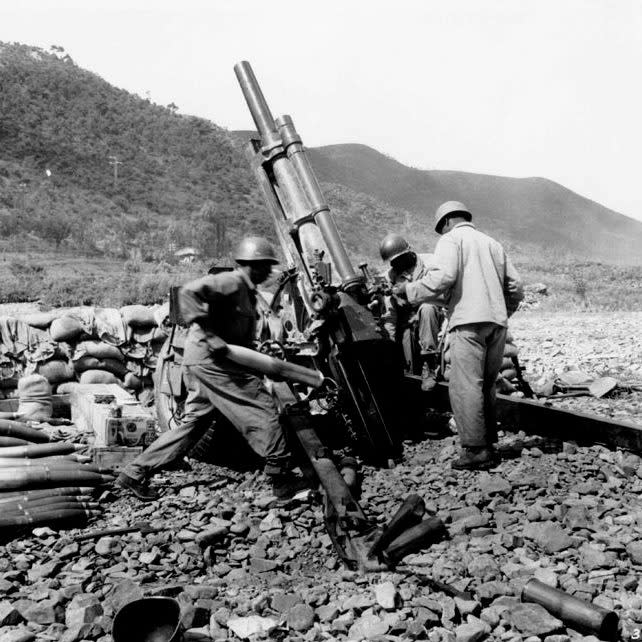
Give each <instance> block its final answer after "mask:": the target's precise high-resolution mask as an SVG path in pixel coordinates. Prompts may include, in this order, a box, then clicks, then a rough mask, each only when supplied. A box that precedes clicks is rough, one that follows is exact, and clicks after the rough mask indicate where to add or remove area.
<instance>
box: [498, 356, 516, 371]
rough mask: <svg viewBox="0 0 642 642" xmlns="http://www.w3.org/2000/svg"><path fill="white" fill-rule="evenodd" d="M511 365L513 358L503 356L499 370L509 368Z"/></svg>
mask: <svg viewBox="0 0 642 642" xmlns="http://www.w3.org/2000/svg"><path fill="white" fill-rule="evenodd" d="M513 367H514V366H513V360H512V359H511V358H510V357H504V358H503V359H502V365H501V367H500V370H510V369H511V368H513Z"/></svg>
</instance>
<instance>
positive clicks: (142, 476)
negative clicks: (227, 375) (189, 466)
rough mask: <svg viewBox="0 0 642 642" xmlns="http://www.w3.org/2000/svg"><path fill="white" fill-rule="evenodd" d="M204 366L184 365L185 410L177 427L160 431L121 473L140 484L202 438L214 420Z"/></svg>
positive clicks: (183, 453)
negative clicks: (205, 383) (205, 382)
mask: <svg viewBox="0 0 642 642" xmlns="http://www.w3.org/2000/svg"><path fill="white" fill-rule="evenodd" d="M206 372H207V366H201V365H193V366H185V367H184V371H183V377H184V379H185V385H186V388H187V399H186V400H185V410H184V414H183V418H182V420H181V422H180V424H179V425H178V426H177V427H176V428H175V429H174V430H168V431H167V432H164V433H163V434H162V435H160V437H159V438H158V439H156V441H154V442H153V443H152V444H151V445H150V446H149V448H147V449H146V450H144V451H143V452H142V453H141V454H140V455H139V456H138V457H137V458H136V459H135V460H134V461H133V462H132V463H131V464H129V466H127V467H126V469H125V471H124V472H125V473H126V474H127V475H128V476H129V477H131V478H132V479H135V480H136V481H139V482H143V481H145V480H146V479H149V478H150V477H151V476H152V475H153V474H154V473H155V472H157V471H159V470H161V469H162V468H163V467H165V466H166V465H167V464H169V463H171V462H172V461H174V460H175V459H177V458H179V457H183V456H184V455H186V454H187V453H188V452H189V451H190V450H191V448H192V447H193V446H194V445H195V444H196V442H197V441H198V440H199V439H200V438H201V437H202V436H203V434H204V433H205V431H206V430H207V428H208V427H209V426H210V424H211V422H212V421H213V420H214V416H215V407H214V404H213V403H212V400H211V398H210V396H209V391H208V388H207V386H205V385H204V384H203V381H204V380H205V379H206V376H207V374H206Z"/></svg>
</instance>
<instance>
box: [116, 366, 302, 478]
mask: <svg viewBox="0 0 642 642" xmlns="http://www.w3.org/2000/svg"><path fill="white" fill-rule="evenodd" d="M183 378H184V381H185V385H186V387H187V399H186V401H185V410H184V414H183V418H182V420H181V422H180V424H179V425H178V426H177V427H176V428H175V429H174V430H169V431H167V432H164V433H163V434H162V435H160V437H159V438H158V439H156V441H154V442H153V443H152V444H151V445H150V446H149V448H147V450H145V451H143V452H142V453H141V454H140V455H139V456H138V457H137V458H136V459H135V460H134V461H133V462H132V463H131V464H130V465H129V466H127V468H126V469H125V473H126V474H127V475H129V476H130V477H132V478H134V479H137V480H139V481H143V480H145V479H148V478H149V477H151V476H152V475H153V474H154V473H155V472H157V471H159V470H161V469H162V468H163V467H164V466H166V465H167V464H169V463H171V462H172V461H174V460H175V459H178V458H180V457H183V456H185V455H186V454H187V453H188V452H189V451H190V450H191V449H192V447H193V446H194V445H195V444H196V443H197V442H198V440H199V439H200V438H201V437H202V436H203V435H204V434H205V432H206V430H207V429H208V428H209V427H210V426H211V425H212V423H213V422H214V420H215V419H216V415H217V413H219V412H220V413H221V414H222V415H224V416H225V417H226V418H227V419H228V420H229V421H230V422H231V423H232V425H234V427H235V428H236V429H237V430H238V431H239V432H240V433H241V434H242V435H243V437H244V438H245V440H246V441H247V443H248V444H249V445H250V447H251V448H252V450H254V452H256V454H257V455H259V456H260V457H262V458H263V459H265V472H266V473H267V474H268V475H277V474H281V473H284V472H286V471H287V470H288V469H289V464H290V453H289V451H288V448H287V445H286V441H285V436H284V434H283V431H282V429H281V425H280V423H279V412H278V410H277V407H276V405H275V403H274V400H273V399H272V397H271V396H270V394H269V393H268V392H267V390H266V389H265V387H264V385H263V382H262V381H261V379H259V378H258V377H256V376H254V375H252V374H250V373H248V372H244V371H242V370H237V369H236V368H235V367H234V365H233V364H230V367H224V366H221V365H220V364H218V363H214V362H212V363H199V364H193V365H185V364H184V365H183Z"/></svg>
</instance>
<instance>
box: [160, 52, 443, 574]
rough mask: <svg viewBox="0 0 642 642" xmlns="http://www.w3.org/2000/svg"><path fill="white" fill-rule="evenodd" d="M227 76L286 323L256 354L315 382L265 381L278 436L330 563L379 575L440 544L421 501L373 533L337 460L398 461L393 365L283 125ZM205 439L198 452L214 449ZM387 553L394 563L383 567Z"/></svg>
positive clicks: (164, 417)
mask: <svg viewBox="0 0 642 642" xmlns="http://www.w3.org/2000/svg"><path fill="white" fill-rule="evenodd" d="M235 72H236V76H237V78H238V81H239V84H240V86H241V89H242V91H243V95H244V97H245V100H246V102H247V105H248V107H249V110H250V113H251V115H252V118H253V120H254V123H255V125H256V129H257V133H258V138H257V139H254V140H252V141H250V143H249V144H248V146H247V156H248V159H249V162H250V164H251V166H252V170H253V172H254V174H255V176H256V179H257V182H258V184H259V187H260V190H261V193H262V195H263V199H264V202H265V204H266V206H267V209H268V211H269V214H270V216H271V218H272V221H273V223H274V227H275V230H276V235H277V238H278V240H279V243H280V246H281V250H282V253H283V256H284V257H285V262H286V268H285V270H284V271H283V272H282V273H281V274H280V276H279V278H278V283H277V287H276V291H275V292H274V295H273V297H272V300H271V302H270V303H269V307H268V309H267V310H266V312H267V315H268V318H269V317H270V316H271V317H272V318H274V317H276V315H277V314H278V312H279V310H280V311H281V316H282V317H285V318H282V321H283V323H282V324H281V325H280V326H279V324H276V325H277V326H278V327H277V328H275V327H274V325H272V324H270V323H269V322H268V323H267V328H268V330H269V329H270V327H272V332H269V331H268V332H267V333H266V336H265V337H263V338H265V339H266V340H265V341H264V342H263V343H262V344H261V348H260V349H261V350H262V351H263V352H265V353H267V354H268V355H269V356H271V357H272V358H274V357H278V358H279V359H281V360H285V361H287V362H289V363H291V364H292V366H293V367H296V366H299V367H300V366H307V367H308V368H310V369H312V370H313V371H315V372H317V373H319V377H318V380H317V383H316V384H315V385H313V386H310V385H307V386H306V385H302V384H301V383H299V384H293V383H291V382H290V383H286V382H283V381H280V382H279V381H276V382H273V383H272V384H271V387H272V391H273V395H274V397H275V399H276V401H277V405H278V407H279V409H280V411H281V418H282V423H283V425H284V427H285V429H286V430H287V431H288V433H289V434H290V435H291V436H292V437H295V441H296V442H298V444H299V448H298V453H299V455H301V457H299V460H300V462H301V467H302V469H303V470H304V472H305V473H306V474H308V475H309V476H310V477H311V478H312V479H314V481H315V482H316V483H317V484H319V485H320V486H321V487H322V489H323V497H324V503H325V522H326V526H327V529H328V532H329V534H330V537H331V539H332V541H333V543H334V545H335V549H336V550H337V553H338V554H339V556H340V558H341V559H342V560H343V561H344V562H345V564H346V565H347V566H349V567H351V568H361V569H373V568H377V569H379V568H385V567H386V565H394V564H395V563H396V561H397V560H398V559H400V556H403V554H405V553H408V552H411V551H412V550H418V549H419V548H421V547H422V546H423V545H425V543H426V542H427V541H429V540H433V539H435V538H437V537H440V536H441V535H442V534H443V525H442V524H441V522H439V520H437V519H435V518H432V519H431V520H425V521H423V522H422V517H423V512H424V509H423V502H422V501H420V500H419V498H416V499H415V500H413V499H412V498H409V500H408V501H407V502H406V503H405V504H404V505H403V506H402V508H401V509H400V511H399V513H398V514H397V515H396V516H395V518H394V519H393V521H392V522H391V523H390V525H389V527H388V528H387V529H384V530H383V531H382V530H381V529H378V528H376V526H375V524H374V523H373V522H371V521H370V520H369V519H368V518H367V517H366V515H365V513H364V511H363V510H362V508H361V506H360V505H359V503H358V501H357V498H356V495H357V493H358V491H357V490H356V488H355V486H354V484H353V482H354V480H355V470H354V465H353V463H354V459H353V458H352V457H345V455H346V452H348V454H356V455H358V456H360V457H361V458H362V459H363V460H364V461H367V462H368V463H370V464H373V465H379V466H389V465H392V463H393V462H394V461H395V460H397V459H399V458H400V457H401V455H402V441H403V438H404V436H405V434H406V426H407V424H408V422H409V415H408V411H407V408H408V407H409V406H408V405H406V404H404V403H403V390H404V389H403V378H404V372H403V359H402V355H401V353H400V351H399V346H398V345H397V344H395V343H394V342H393V341H391V340H390V339H389V338H388V337H387V335H386V334H385V333H384V332H383V331H382V329H381V328H380V325H379V323H378V319H377V318H376V317H375V315H374V314H373V313H372V312H371V310H370V309H369V307H368V306H369V304H370V303H371V301H372V296H373V292H372V283H369V279H368V278H367V277H368V273H367V269H366V268H365V267H364V266H360V268H361V270H362V273H357V272H356V271H355V269H354V267H353V265H352V262H351V260H350V257H349V256H348V254H347V251H346V249H345V246H344V244H343V242H342V240H341V236H340V234H339V231H338V229H337V226H336V223H335V221H334V218H333V216H332V213H331V212H330V210H329V208H328V206H327V204H326V203H325V200H324V198H323V195H322V193H321V189H320V187H319V184H318V182H317V179H316V177H315V175H314V173H313V171H312V169H311V167H310V164H309V161H308V159H307V156H306V152H305V149H304V147H303V144H302V142H301V138H300V136H299V135H298V133H297V131H296V129H295V127H294V123H293V121H292V118H290V117H289V116H282V117H280V118H278V119H276V120H275V119H274V118H273V116H272V114H271V112H270V109H269V107H268V105H267V103H266V101H265V98H264V96H263V94H262V92H261V89H260V87H259V85H258V82H257V80H256V78H255V76H254V73H253V72H252V69H251V67H250V65H249V63H247V62H241V63H239V64H238V65H236V66H235ZM369 286H370V287H369ZM172 299H174V300H173V301H171V302H170V303H171V305H170V308H171V311H172V312H171V318H170V320H171V321H172V322H173V323H174V326H173V329H172V332H171V336H170V338H169V339H168V341H167V343H166V345H165V347H164V349H163V351H162V353H161V355H160V358H159V365H158V369H157V374H156V401H157V406H158V409H159V418H160V420H161V424H163V423H164V424H165V426H164V427H165V428H172V427H173V425H174V424H175V423H176V421H177V420H178V418H179V416H180V400H181V397H182V395H183V386H182V376H181V369H180V360H181V349H182V343H183V340H184V331H182V330H181V319H180V316H179V314H178V306H177V305H176V303H177V302H176V300H175V297H172ZM279 327H280V328H281V330H282V331H281V332H279ZM275 329H276V332H275V331H274V330H275ZM277 335H282V336H277ZM259 361H260V359H258V358H257V359H256V369H257V371H261V366H260V364H259ZM263 372H267V370H263ZM314 381H315V377H314V376H313V377H312V378H311V379H310V382H314ZM213 432H214V431H210V434H208V435H206V436H205V437H204V440H205V444H197V446H196V450H197V451H198V450H199V449H200V450H201V451H202V450H204V449H205V448H210V449H211V448H212V442H213V440H215V439H216V436H215V435H214V434H213ZM337 454H341V455H344V456H343V459H337V457H336V455H337ZM348 482H350V486H349V485H348ZM417 527H418V528H417ZM408 529H410V530H408ZM413 529H414V530H413ZM384 544H385V545H384ZM388 549H389V550H391V551H393V550H394V551H395V553H394V555H392V554H391V555H390V556H389V557H386V555H387V550H388ZM400 551H401V553H400Z"/></svg>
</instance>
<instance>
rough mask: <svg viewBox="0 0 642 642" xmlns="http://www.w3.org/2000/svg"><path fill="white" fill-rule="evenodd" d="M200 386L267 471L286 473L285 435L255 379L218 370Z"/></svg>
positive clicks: (273, 405) (270, 399)
mask: <svg viewBox="0 0 642 642" xmlns="http://www.w3.org/2000/svg"><path fill="white" fill-rule="evenodd" d="M203 385H204V386H206V387H207V388H208V394H209V395H210V396H211V397H212V398H213V399H214V403H215V404H216V408H217V409H218V410H219V411H220V412H221V413H222V414H223V415H225V417H226V418H227V419H228V420H229V421H230V422H231V423H232V425H233V426H234V427H235V428H236V429H237V430H238V431H239V432H240V433H241V434H242V435H243V437H244V438H245V440H246V441H247V443H248V444H249V445H250V447H251V448H252V450H254V452H256V454H257V455H259V456H260V457H262V458H263V459H265V461H266V465H267V468H268V469H269V470H275V471H277V470H278V471H281V470H286V469H287V468H288V467H289V464H290V451H289V450H288V447H287V444H286V440H285V435H284V434H283V430H282V429H281V424H280V422H279V411H278V409H277V407H276V404H275V403H274V400H273V399H272V397H271V396H270V394H269V393H268V391H267V390H266V389H265V386H264V385H263V382H262V381H261V379H259V378H258V377H256V376H254V375H252V374H249V373H247V372H240V371H235V370H231V369H230V370H229V371H225V370H222V369H218V370H217V371H216V372H214V373H212V376H209V377H208V378H207V379H206V380H205V381H204V382H203Z"/></svg>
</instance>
